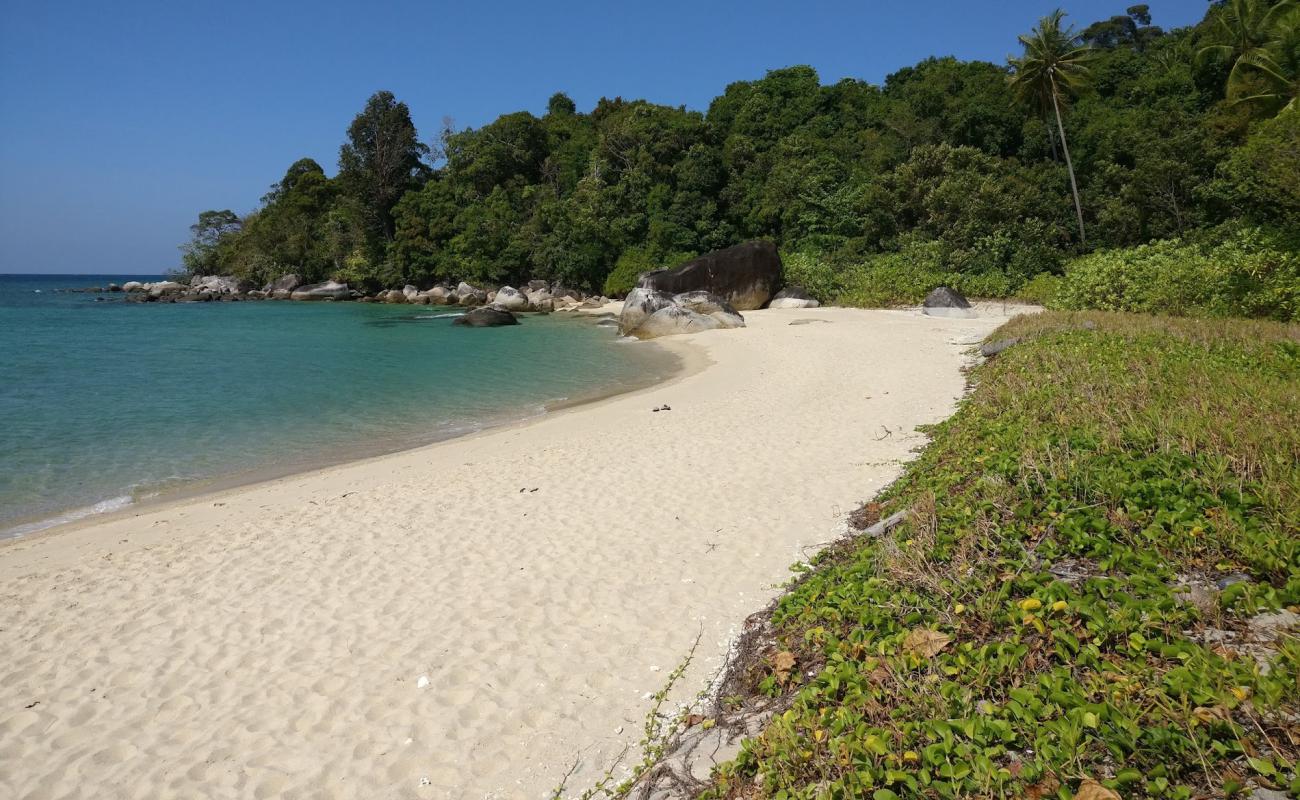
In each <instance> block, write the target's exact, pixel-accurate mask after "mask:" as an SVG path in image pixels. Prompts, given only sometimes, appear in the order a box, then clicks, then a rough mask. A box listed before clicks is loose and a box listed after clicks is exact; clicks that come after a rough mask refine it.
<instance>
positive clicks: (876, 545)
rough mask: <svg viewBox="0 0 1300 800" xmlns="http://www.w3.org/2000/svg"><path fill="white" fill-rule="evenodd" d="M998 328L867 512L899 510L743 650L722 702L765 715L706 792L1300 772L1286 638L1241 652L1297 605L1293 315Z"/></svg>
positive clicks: (1270, 776) (1182, 784)
mask: <svg viewBox="0 0 1300 800" xmlns="http://www.w3.org/2000/svg"><path fill="white" fill-rule="evenodd" d="M1007 337H1014V338H1016V339H1018V340H1019V344H1016V345H1015V346H1013V347H1011V348H1010V349H1008V350H1006V351H1004V352H1003V353H1001V354H1000V355H998V356H997V357H996V358H994V359H991V360H989V361H987V362H985V363H984V364H982V365H981V366H979V367H977V368H976V372H975V374H974V375H973V379H974V380H973V386H974V389H973V392H972V394H971V395H970V396H969V397H968V398H967V399H966V400H964V401H963V402H962V404H961V406H960V408H959V410H958V411H957V413H956V414H955V415H954V416H953V417H951V418H949V419H948V420H946V421H944V422H942V423H940V424H939V425H936V426H934V427H933V428H932V429H930V431H929V433H930V434H931V435H932V437H933V439H932V442H931V444H930V445H929V446H928V447H927V448H926V449H925V450H924V452H923V453H922V454H921V455H920V457H919V458H918V459H917V460H916V461H915V462H914V463H913V464H911V465H910V466H909V467H908V469H907V471H906V473H905V474H904V476H903V477H902V478H901V479H900V480H899V481H898V482H897V483H896V484H894V485H893V486H892V487H890V488H889V489H887V490H886V491H885V492H884V493H883V494H882V495H880V496H878V497H877V498H876V501H875V502H874V503H871V504H868V505H867V506H865V507H864V509H863V510H862V511H863V512H864V513H865V519H863V520H862V523H863V524H865V523H869V522H872V521H873V520H874V519H875V518H882V517H885V516H887V515H890V514H892V513H894V512H895V511H908V512H910V513H909V514H908V516H907V517H906V518H905V520H904V521H903V522H902V523H901V524H900V525H899V526H898V527H897V528H895V529H894V530H893V531H890V532H888V533H886V534H884V535H882V536H880V537H877V538H872V537H866V536H861V537H855V538H850V539H846V540H844V541H843V542H842V543H841V544H840V545H839V546H836V547H832V548H830V549H828V550H827V551H825V552H824V553H822V555H821V556H819V557H818V558H817V559H816V560H815V562H814V564H813V565H812V567H811V569H805V571H804V574H803V576H802V577H800V578H799V579H798V581H797V582H796V583H795V585H794V586H793V587H792V589H791V590H790V592H789V593H788V594H787V595H785V596H784V597H782V598H781V599H780V600H779V602H778V603H777V604H776V606H775V607H774V609H773V610H772V611H771V614H770V618H769V620H768V622H769V626H770V627H768V628H766V629H763V630H764V631H765V635H764V636H763V637H762V640H761V641H762V644H760V645H759V647H760V648H762V649H761V650H759V651H758V652H757V653H754V654H751V653H743V654H741V656H740V657H739V658H738V659H737V663H739V664H742V665H745V666H742V667H741V668H740V669H742V670H743V671H744V672H743V674H742V675H740V676H739V677H737V676H735V675H734V673H733V675H731V676H728V679H727V680H728V687H729V689H730V690H737V691H736V693H734V694H732V695H731V696H732V698H733V699H732V701H731V702H732V704H733V706H734V705H735V704H745V703H746V702H748V701H753V702H755V703H756V704H757V703H764V704H766V703H770V702H772V701H773V698H776V702H777V703H779V704H780V705H778V706H777V708H778V709H779V710H780V713H777V714H776V715H775V716H773V717H772V719H771V722H770V723H768V726H767V728H766V730H765V731H764V732H763V733H762V735H760V736H758V737H755V738H753V739H750V740H748V741H746V742H745V743H744V745H743V749H742V751H741V753H740V755H739V757H738V758H737V759H736V761H735V762H733V763H731V764H726V765H723V766H722V767H720V768H719V769H718V771H717V772H715V774H714V783H713V785H712V786H711V787H710V789H709V790H708V791H707V792H706V793H705V795H704V796H705V797H707V798H737V797H768V798H789V800H795V799H796V798H798V799H800V800H814V799H815V798H824V797H832V798H840V797H843V798H849V797H854V798H857V797H862V798H874V799H875V800H899V799H900V798H917V800H920V798H951V799H952V800H956V799H957V798H976V797H980V798H985V797H1005V798H1013V797H1038V798H1047V797H1061V798H1069V797H1079V798H1082V797H1084V796H1085V795H1086V796H1090V797H1094V798H1096V797H1103V796H1112V795H1110V794H1109V793H1108V792H1105V791H1104V790H1101V789H1099V788H1096V787H1092V788H1091V789H1085V786H1088V785H1089V783H1090V782H1096V783H1099V784H1101V785H1104V786H1105V787H1107V788H1108V789H1110V790H1112V791H1114V792H1116V793H1118V795H1119V796H1122V797H1123V798H1125V800H1137V799H1138V798H1153V799H1154V798H1181V800H1190V798H1195V797H1235V796H1242V797H1245V796H1248V795H1249V794H1250V793H1251V788H1252V787H1259V788H1268V789H1272V790H1274V791H1280V792H1282V793H1289V794H1290V795H1292V796H1294V795H1295V794H1296V793H1297V792H1298V791H1300V774H1297V762H1298V761H1300V745H1298V744H1297V742H1296V740H1295V738H1294V737H1290V736H1288V735H1286V733H1285V731H1286V730H1287V729H1288V726H1289V725H1290V724H1291V723H1290V722H1288V720H1294V719H1295V718H1296V714H1298V713H1300V692H1297V689H1296V686H1297V684H1296V681H1297V679H1300V642H1297V640H1296V639H1295V638H1294V637H1291V636H1285V635H1284V636H1281V637H1279V638H1277V639H1275V640H1273V641H1272V643H1271V644H1269V645H1268V646H1266V647H1263V648H1261V649H1259V650H1254V651H1252V650H1250V648H1251V646H1252V645H1250V644H1247V643H1248V642H1250V641H1254V640H1252V639H1251V635H1250V634H1249V633H1248V631H1250V630H1251V627H1252V626H1251V624H1250V620H1251V618H1253V617H1254V616H1255V615H1257V614H1261V613H1272V612H1273V611H1274V610H1275V609H1279V608H1281V607H1293V606H1294V604H1296V603H1300V539H1297V537H1296V536H1295V535H1294V532H1295V531H1296V530H1300V440H1297V439H1296V437H1295V435H1294V420H1295V419H1297V418H1300V327H1297V326H1295V325H1283V324H1278V323H1272V322H1264V321H1257V320H1203V319H1202V320H1180V319H1171V318H1168V317H1153V316H1148V315H1130V314H1114V313H1100V312H1088V313H1083V314H1066V313H1053V312H1048V313H1044V314H1037V315H1029V316H1023V317H1019V318H1017V319H1015V320H1013V321H1012V322H1010V323H1009V324H1007V325H1005V326H1003V328H1002V329H1001V330H999V331H997V332H996V333H994V334H993V335H992V336H991V337H990V338H991V339H1000V338H1007ZM855 516H856V515H855ZM1235 573H1244V574H1245V575H1248V576H1249V579H1248V580H1245V581H1239V582H1236V583H1232V584H1231V585H1227V584H1220V583H1218V579H1220V578H1221V577H1223V576H1227V575H1233V574H1235ZM1187 583H1190V584H1192V585H1194V586H1196V587H1199V589H1200V590H1201V592H1202V594H1200V595H1199V596H1198V595H1193V594H1191V593H1190V592H1189V590H1188V587H1187V586H1185V584H1187ZM1224 585H1226V588H1222V589H1220V588H1217V587H1218V586H1224ZM1293 610H1294V609H1293ZM751 655H752V656H753V657H751ZM1256 659H1259V661H1257V660H1256ZM1210 765H1212V766H1213V768H1208V767H1209V766H1210Z"/></svg>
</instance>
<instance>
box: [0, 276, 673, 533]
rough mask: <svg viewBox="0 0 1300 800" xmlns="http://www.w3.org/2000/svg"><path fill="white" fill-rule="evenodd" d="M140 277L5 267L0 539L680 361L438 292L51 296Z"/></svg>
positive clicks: (611, 333)
mask: <svg viewBox="0 0 1300 800" xmlns="http://www.w3.org/2000/svg"><path fill="white" fill-rule="evenodd" d="M133 279H135V280H156V279H157V277H156V276H129V275H59V276H6V275H0V538H2V537H5V536H13V535H18V534H21V533H25V532H29V531H32V530H38V529H40V528H41V527H46V526H48V525H49V524H51V523H52V522H53V521H59V520H66V519H70V518H77V517H80V516H85V515H87V514H89V513H95V512H98V511H108V510H113V509H116V508H120V507H122V506H124V505H126V504H129V503H131V502H136V501H139V500H143V499H147V498H149V497H151V496H154V495H157V494H158V493H160V492H168V491H173V490H184V489H190V488H202V487H203V485H205V484H211V485H216V484H218V483H225V482H232V481H238V480H240V478H241V476H247V477H248V478H253V477H258V476H263V475H268V474H277V473H278V474H286V473H291V472H294V471H296V470H302V469H309V468H311V467H314V466H319V465H322V464H327V463H335V462H340V461H345V460H348V459H349V458H354V457H358V456H366V455H374V454H378V453H382V452H389V451H395V450H400V449H403V448H406V447H410V446H415V445H418V444H423V443H427V442H432V441H436V440H439V439H446V438H450V437H452V436H456V435H460V434H464V433H468V432H472V431H475V430H480V429H482V428H484V427H487V426H490V425H493V424H498V423H502V422H508V421H513V420H517V419H521V418H524V417H528V416H533V415H536V414H539V413H541V412H542V410H543V407H544V406H545V405H547V404H550V403H555V402H560V401H564V400H580V399H583V398H586V397H592V396H597V395H600V394H605V393H609V392H616V391H620V390H625V389H629V388H633V387H635V386H640V385H645V384H648V383H651V382H653V381H655V380H658V379H661V378H663V377H664V376H666V375H668V374H670V373H671V372H672V371H673V369H674V368H675V361H674V360H673V359H672V358H671V357H670V356H668V355H667V354H665V353H663V352H662V351H660V350H659V349H657V348H653V347H647V346H639V345H636V344H633V343H628V342H625V341H620V340H619V339H618V337H617V334H616V333H615V330H614V329H613V328H608V327H598V326H596V325H595V324H594V322H593V320H591V319H590V318H574V317H572V316H569V315H565V314H553V315H550V316H525V317H522V318H521V320H522V324H521V325H519V326H516V327H510V328H480V329H466V328H458V327H453V326H452V324H451V321H452V320H451V318H450V317H449V316H443V315H446V314H448V313H450V312H452V311H453V310H452V309H446V308H444V307H440V306H392V305H381V304H359V303H292V302H243V303H177V304H156V303H148V304H144V303H124V302H121V298H122V295H120V294H81V293H61V292H56V291H55V290H56V289H60V288H67V287H82V286H103V285H106V284H107V283H109V282H110V281H111V282H116V283H119V284H120V283H123V282H125V281H127V280H133ZM97 298H103V300H102V301H101V302H96V300H97Z"/></svg>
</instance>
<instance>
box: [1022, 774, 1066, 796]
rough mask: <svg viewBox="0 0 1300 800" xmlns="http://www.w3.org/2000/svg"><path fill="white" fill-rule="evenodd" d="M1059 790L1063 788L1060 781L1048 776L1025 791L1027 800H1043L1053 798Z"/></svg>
mask: <svg viewBox="0 0 1300 800" xmlns="http://www.w3.org/2000/svg"><path fill="white" fill-rule="evenodd" d="M1059 788H1061V783H1060V781H1058V780H1056V778H1054V777H1052V776H1051V775H1048V776H1047V777H1046V778H1043V779H1042V780H1040V781H1039V782H1038V783H1035V784H1033V785H1032V786H1030V787H1029V788H1027V789H1025V798H1026V800H1043V798H1044V797H1051V796H1052V795H1054V794H1056V790H1057V789H1059Z"/></svg>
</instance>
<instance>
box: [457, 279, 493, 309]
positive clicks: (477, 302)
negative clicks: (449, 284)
mask: <svg viewBox="0 0 1300 800" xmlns="http://www.w3.org/2000/svg"><path fill="white" fill-rule="evenodd" d="M456 297H457V298H458V299H459V302H460V304H461V305H462V306H481V305H483V304H484V303H486V302H487V292H485V291H483V290H482V289H475V288H474V287H473V286H470V285H469V284H468V283H465V282H464V281H461V282H460V285H459V286H457V287H456Z"/></svg>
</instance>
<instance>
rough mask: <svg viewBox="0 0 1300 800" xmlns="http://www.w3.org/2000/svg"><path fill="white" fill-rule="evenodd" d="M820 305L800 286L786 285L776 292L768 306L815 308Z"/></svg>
mask: <svg viewBox="0 0 1300 800" xmlns="http://www.w3.org/2000/svg"><path fill="white" fill-rule="evenodd" d="M819 305H821V303H819V302H817V301H816V300H815V299H813V297H812V296H811V295H809V294H808V293H807V292H805V291H804V289H803V287H802V286H787V287H785V288H784V289H782V290H781V291H779V292H777V293H776V296H775V297H773V298H772V302H770V303H768V304H767V307H768V308H816V307H817V306H819Z"/></svg>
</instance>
